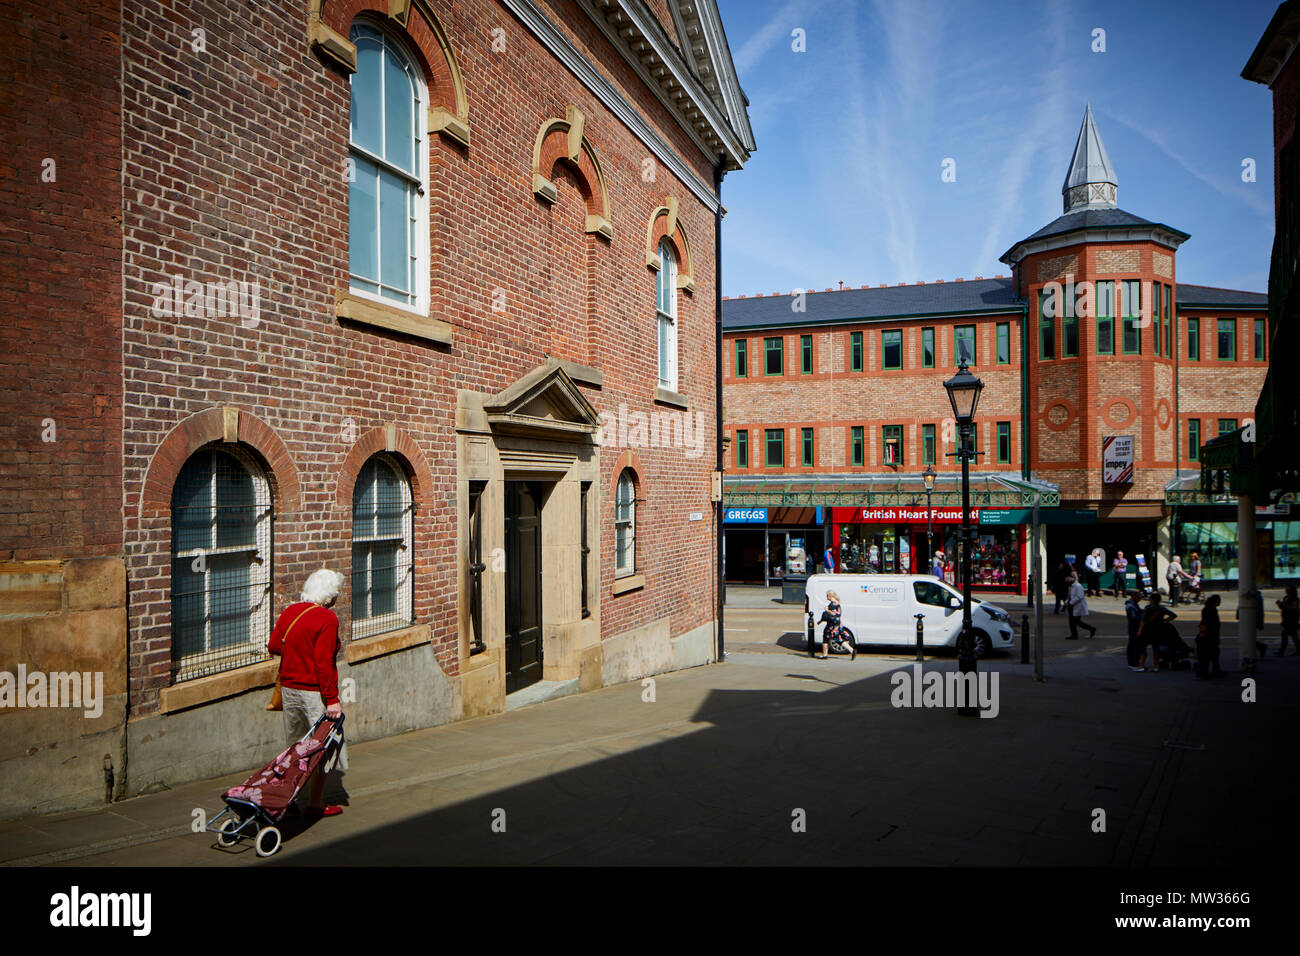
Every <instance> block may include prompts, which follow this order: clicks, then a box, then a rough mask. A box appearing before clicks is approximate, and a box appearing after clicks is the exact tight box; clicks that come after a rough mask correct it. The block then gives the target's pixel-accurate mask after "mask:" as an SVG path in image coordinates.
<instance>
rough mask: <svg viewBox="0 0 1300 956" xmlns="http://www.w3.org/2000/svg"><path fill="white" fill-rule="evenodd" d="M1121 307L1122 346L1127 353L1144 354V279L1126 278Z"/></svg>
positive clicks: (1123, 284)
mask: <svg viewBox="0 0 1300 956" xmlns="http://www.w3.org/2000/svg"><path fill="white" fill-rule="evenodd" d="M1121 292H1122V296H1121V299H1122V301H1121V303H1120V305H1121V307H1122V309H1123V312H1124V336H1123V342H1122V343H1121V347H1122V348H1123V350H1124V354H1125V355H1140V354H1142V281H1141V280H1140V279H1125V280H1124V281H1123V283H1122V289H1121Z"/></svg>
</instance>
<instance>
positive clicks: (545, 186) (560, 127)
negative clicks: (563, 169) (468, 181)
mask: <svg viewBox="0 0 1300 956" xmlns="http://www.w3.org/2000/svg"><path fill="white" fill-rule="evenodd" d="M584 124H585V119H584V117H583V115H582V111H581V110H579V109H578V108H577V107H573V106H570V107H569V108H568V110H567V111H566V114H565V118H564V119H559V118H558V117H556V118H552V119H548V120H547V121H546V122H544V123H542V126H541V129H539V130H538V131H537V140H536V142H535V143H534V144H533V194H534V195H535V196H537V198H538V199H540V200H542V201H543V202H545V203H548V204H550V203H554V202H555V201H556V198H557V197H558V192H557V190H556V188H555V183H553V182H552V181H551V179H552V177H553V173H554V170H555V165H556V163H561V162H562V163H565V164H567V165H568V167H569V168H570V169H571V170H572V171H573V173H574V175H575V176H576V178H577V180H578V185H579V188H580V189H581V190H582V198H583V200H584V201H585V202H586V204H587V225H586V231H587V232H589V233H595V234H596V235H599V236H604V237H605V238H606V239H610V238H612V237H613V235H614V230H613V227H612V226H611V225H610V218H609V196H608V194H607V193H606V190H605V174H604V173H603V172H602V171H601V168H600V160H599V159H597V157H596V151H595V150H594V149H593V148H592V146H591V144H590V143H589V142H587V139H586V137H585V136H584V135H583V127H584Z"/></svg>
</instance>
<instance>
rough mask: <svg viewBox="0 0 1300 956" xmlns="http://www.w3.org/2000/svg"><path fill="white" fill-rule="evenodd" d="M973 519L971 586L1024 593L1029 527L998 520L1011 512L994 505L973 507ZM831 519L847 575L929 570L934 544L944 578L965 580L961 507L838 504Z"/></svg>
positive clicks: (955, 582) (834, 540)
mask: <svg viewBox="0 0 1300 956" xmlns="http://www.w3.org/2000/svg"><path fill="white" fill-rule="evenodd" d="M981 511H982V514H981ZM971 517H972V522H973V524H974V525H975V527H974V528H973V532H974V533H975V539H974V540H975V544H974V551H973V554H972V557H973V561H972V565H971V584H972V585H973V586H974V587H977V588H980V589H982V590H984V589H987V590H1006V591H1013V592H1016V593H1024V588H1025V581H1024V578H1023V576H1022V567H1023V563H1024V556H1025V547H1026V542H1027V540H1028V537H1029V530H1028V526H1027V525H1018V524H1017V525H1013V524H1004V523H1003V522H1002V520H1000V519H1006V518H1008V517H1010V515H1009V514H1008V513H1007V512H1004V511H997V510H993V509H972V511H971ZM1017 517H1018V516H1017ZM833 522H834V523H833V528H832V547H833V548H834V549H835V553H836V554H837V555H839V562H840V567H839V568H838V570H839V571H841V572H843V573H848V574H928V573H930V570H931V567H932V560H931V557H932V547H933V549H936V550H937V549H942V550H943V552H944V556H945V563H944V575H943V577H944V580H945V581H946V582H948V583H949V584H952V585H955V586H960V584H961V582H960V580H959V575H960V571H959V570H958V568H959V565H958V563H957V558H958V549H959V546H960V537H961V509H960V508H935V509H933V514H932V515H931V514H930V513H929V512H927V511H926V509H925V508H924V507H919V508H909V507H896V508H895V507H889V508H836V509H834V515H833Z"/></svg>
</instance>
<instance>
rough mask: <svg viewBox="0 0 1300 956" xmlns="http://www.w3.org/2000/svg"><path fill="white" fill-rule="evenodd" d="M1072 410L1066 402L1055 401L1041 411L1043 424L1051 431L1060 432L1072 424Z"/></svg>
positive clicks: (1073, 415)
mask: <svg viewBox="0 0 1300 956" xmlns="http://www.w3.org/2000/svg"><path fill="white" fill-rule="evenodd" d="M1074 417H1075V414H1074V409H1073V408H1071V407H1070V404H1069V403H1068V402H1064V401H1056V402H1052V404H1050V405H1048V406H1047V408H1046V409H1045V410H1044V411H1043V424H1044V425H1046V426H1047V427H1048V428H1050V429H1052V431H1057V432H1059V431H1062V430H1064V429H1066V428H1069V427H1070V425H1072V424H1073V423H1074Z"/></svg>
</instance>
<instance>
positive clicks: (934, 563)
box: [930, 551, 944, 581]
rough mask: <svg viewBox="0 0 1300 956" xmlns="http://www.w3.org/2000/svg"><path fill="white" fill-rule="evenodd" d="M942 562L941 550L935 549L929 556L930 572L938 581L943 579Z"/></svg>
mask: <svg viewBox="0 0 1300 956" xmlns="http://www.w3.org/2000/svg"><path fill="white" fill-rule="evenodd" d="M943 562H944V554H943V551H936V552H935V553H934V555H933V557H931V558H930V573H931V574H933V575H934V576H935V577H936V578H938V579H939V580H940V581H942V580H943Z"/></svg>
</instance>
